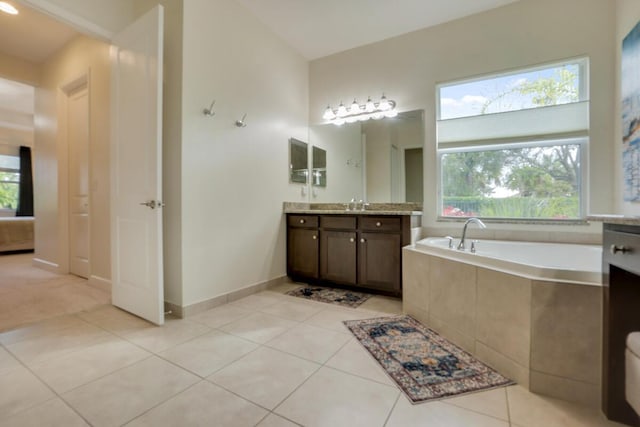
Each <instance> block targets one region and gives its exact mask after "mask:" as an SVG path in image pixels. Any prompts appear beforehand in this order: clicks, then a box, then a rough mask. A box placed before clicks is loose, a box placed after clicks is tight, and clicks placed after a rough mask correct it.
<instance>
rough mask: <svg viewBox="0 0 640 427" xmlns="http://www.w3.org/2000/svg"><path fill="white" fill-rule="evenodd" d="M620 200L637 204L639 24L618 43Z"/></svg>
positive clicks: (639, 177) (639, 192)
mask: <svg viewBox="0 0 640 427" xmlns="http://www.w3.org/2000/svg"><path fill="white" fill-rule="evenodd" d="M621 89H622V144H623V149H622V167H623V176H624V200H625V201H626V202H640V22H638V23H637V24H636V26H635V27H634V28H633V29H632V30H631V32H629V34H627V36H626V37H625V38H624V40H623V41H622V88H621Z"/></svg>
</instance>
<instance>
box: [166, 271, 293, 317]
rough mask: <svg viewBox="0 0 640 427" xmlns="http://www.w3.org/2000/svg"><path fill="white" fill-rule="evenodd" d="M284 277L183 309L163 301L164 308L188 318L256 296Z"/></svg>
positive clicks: (278, 282)
mask: <svg viewBox="0 0 640 427" xmlns="http://www.w3.org/2000/svg"><path fill="white" fill-rule="evenodd" d="M286 277H287V276H280V277H276V278H274V279H270V280H266V281H264V282H260V283H256V284H254V285H249V286H246V287H244V288H241V289H238V290H235V291H231V292H228V293H226V294H222V295H218V296H217V297H214V298H210V299H207V300H204V301H200V302H197V303H195V304H191V305H188V306H185V307H179V306H176V305H174V304H171V303H168V302H166V301H165V307H171V308H170V310H171V311H173V314H175V315H177V313H178V312H179V313H180V316H179V317H181V318H182V317H189V316H193V315H196V314H198V313H202V312H204V311H207V310H211V309H212V308H215V307H219V306H221V305H223V304H227V303H229V302H232V301H236V300H239V299H240V298H244V297H248V296H249V295H253V294H257V293H258V292H262V291H264V290H267V289H269V288H272V287H274V286H276V285H278V284H280V283H282V281H283V280H284V279H285V278H286Z"/></svg>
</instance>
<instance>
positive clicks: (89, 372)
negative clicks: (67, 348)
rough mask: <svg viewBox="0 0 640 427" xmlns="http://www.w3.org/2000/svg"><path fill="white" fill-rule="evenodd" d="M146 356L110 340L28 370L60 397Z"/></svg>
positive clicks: (123, 342) (134, 348)
mask: <svg viewBox="0 0 640 427" xmlns="http://www.w3.org/2000/svg"><path fill="white" fill-rule="evenodd" d="M150 356H151V353H149V352H147V351H145V350H142V349H141V348H139V347H136V346H135V345H133V344H131V343H129V342H127V341H125V340H123V339H121V338H117V337H113V339H111V340H109V341H105V342H102V343H99V344H96V345H92V346H89V347H86V348H83V349H81V350H78V351H74V352H72V353H68V354H65V355H63V356H60V357H56V358H52V359H49V360H47V361H46V362H43V363H39V364H36V365H33V366H32V367H31V369H32V371H33V372H34V373H35V374H36V375H37V376H38V377H40V379H42V381H44V382H45V383H47V384H48V385H49V386H50V387H51V388H53V389H54V390H55V391H56V392H57V393H64V392H66V391H69V390H71V389H74V388H76V387H78V386H81V385H83V384H86V383H88V382H90V381H93V380H95V379H98V378H100V377H102V376H104V375H107V374H110V373H112V372H114V371H117V370H118V369H122V368H124V367H127V366H129V365H132V364H134V363H136V362H139V361H140V360H142V359H145V358H147V357H150Z"/></svg>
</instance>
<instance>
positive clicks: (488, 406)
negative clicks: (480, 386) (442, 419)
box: [442, 387, 509, 421]
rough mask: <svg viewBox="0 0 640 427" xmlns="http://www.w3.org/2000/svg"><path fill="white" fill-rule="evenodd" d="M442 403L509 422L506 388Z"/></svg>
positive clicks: (446, 400)
mask: <svg viewBox="0 0 640 427" xmlns="http://www.w3.org/2000/svg"><path fill="white" fill-rule="evenodd" d="M442 403H446V404H450V405H455V406H458V407H460V408H464V409H469V410H470V411H475V412H479V413H481V414H484V415H489V416H491V417H494V418H499V419H501V420H506V421H508V420H509V410H508V409H507V390H506V388H505V387H501V388H496V389H493V390H487V391H480V392H477V393H471V394H467V395H464V396H459V397H452V398H447V399H444V400H442Z"/></svg>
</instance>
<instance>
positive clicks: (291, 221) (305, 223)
mask: <svg viewBox="0 0 640 427" xmlns="http://www.w3.org/2000/svg"><path fill="white" fill-rule="evenodd" d="M287 224H288V225H289V227H303V228H318V216H317V215H289V216H288V217H287Z"/></svg>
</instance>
